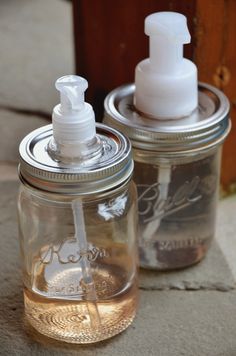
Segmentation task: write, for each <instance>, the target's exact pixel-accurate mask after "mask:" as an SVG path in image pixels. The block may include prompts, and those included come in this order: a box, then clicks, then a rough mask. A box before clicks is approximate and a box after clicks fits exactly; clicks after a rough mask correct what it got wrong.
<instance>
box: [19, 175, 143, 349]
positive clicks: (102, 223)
mask: <svg viewBox="0 0 236 356" xmlns="http://www.w3.org/2000/svg"><path fill="white" fill-rule="evenodd" d="M78 199H79V201H81V202H82V206H83V215H84V226H85V231H86V239H87V249H86V250H83V249H82V246H81V241H80V238H79V237H78V234H77V233H76V231H75V226H76V222H75V217H74V212H73V202H76V201H78ZM18 211H19V231H20V246H21V254H22V261H23V281H24V301H25V313H26V316H27V319H28V320H29V322H30V323H31V324H32V326H33V327H34V328H35V329H37V330H38V331H39V332H41V333H43V334H45V335H47V336H49V337H53V338H56V339H59V340H64V341H67V342H72V343H73V342H74V343H90V342H96V341H100V340H103V339H106V338H108V337H111V336H113V335H115V334H117V333H119V332H121V331H122V330H124V329H126V327H127V326H128V325H129V324H130V323H131V322H132V320H133V318H134V316H135V313H136V308H137V281H136V267H137V253H136V250H137V249H136V188H135V185H134V183H133V182H132V181H130V180H129V181H128V182H126V183H125V184H123V185H122V186H121V187H119V188H117V189H114V190H113V191H112V192H111V191H109V192H106V193H103V194H93V195H86V196H76V195H71V196H68V195H62V194H56V193H49V192H43V191H40V190H37V189H34V188H31V187H30V186H29V185H27V184H21V187H20V192H19V200H18ZM79 213H80V211H79ZM80 218H81V217H79V219H80ZM79 222H80V221H79ZM79 222H78V223H79ZM80 223H81V222H80Z"/></svg>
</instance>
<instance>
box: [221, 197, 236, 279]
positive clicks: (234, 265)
mask: <svg viewBox="0 0 236 356" xmlns="http://www.w3.org/2000/svg"><path fill="white" fill-rule="evenodd" d="M216 240H217V242H218V244H219V246H220V249H221V251H222V252H223V253H224V256H225V259H226V261H227V263H228V265H229V266H230V268H231V271H232V274H233V276H234V280H235V281H236V195H232V196H231V197H229V198H227V199H223V200H222V201H221V202H220V206H219V210H218V224H217V232H216Z"/></svg>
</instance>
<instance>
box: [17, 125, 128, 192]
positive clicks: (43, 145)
mask: <svg viewBox="0 0 236 356" xmlns="http://www.w3.org/2000/svg"><path fill="white" fill-rule="evenodd" d="M96 128H97V135H98V136H99V138H100V140H101V143H102V151H101V154H100V156H99V157H97V158H93V159H91V160H90V161H88V162H87V163H85V164H83V165H82V164H65V163H62V162H59V161H56V160H53V159H52V158H51V156H50V155H49V153H48V150H47V147H48V143H49V141H50V140H51V138H52V125H47V126H43V127H41V128H39V129H37V130H35V131H33V132H31V133H30V134H28V135H27V136H26V137H25V138H24V139H23V140H22V142H21V144H20V148H19V151H20V166H19V174H20V178H21V179H22V180H23V182H24V183H27V184H29V185H31V186H33V187H36V188H38V189H42V190H46V191H50V192H57V193H65V194H82V195H84V194H93V193H99V192H103V191H107V190H110V189H112V188H114V187H116V186H118V185H120V184H122V183H124V182H125V181H126V180H127V179H129V178H130V176H131V174H132V172H133V161H132V158H131V144H130V142H129V140H128V139H127V138H126V137H124V136H123V135H122V134H121V133H119V132H118V131H117V130H115V129H112V128H109V127H107V126H106V125H102V124H97V125H96Z"/></svg>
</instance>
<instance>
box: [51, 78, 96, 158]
mask: <svg viewBox="0 0 236 356" xmlns="http://www.w3.org/2000/svg"><path fill="white" fill-rule="evenodd" d="M55 86H56V88H57V90H59V92H60V99H61V100H60V101H61V102H60V104H58V105H56V106H55V107H54V109H53V114H52V126H53V139H52V140H51V141H50V143H49V147H48V152H49V154H50V156H51V157H52V158H53V159H56V160H61V161H64V162H74V163H76V162H77V163H79V162H80V161H85V160H89V159H90V158H93V157H94V156H98V155H100V153H101V149H102V145H101V142H100V140H99V137H98V136H97V135H96V123H95V114H94V111H93V108H92V106H91V105H90V104H88V103H86V102H85V100H84V92H85V90H86V89H87V88H88V82H87V80H85V79H84V78H82V77H79V76H77V75H67V76H64V77H61V78H59V79H58V80H57V81H56V83H55Z"/></svg>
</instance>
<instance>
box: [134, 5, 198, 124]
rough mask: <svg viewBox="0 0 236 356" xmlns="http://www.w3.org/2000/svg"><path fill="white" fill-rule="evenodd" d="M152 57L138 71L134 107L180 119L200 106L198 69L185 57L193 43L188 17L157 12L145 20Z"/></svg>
mask: <svg viewBox="0 0 236 356" xmlns="http://www.w3.org/2000/svg"><path fill="white" fill-rule="evenodd" d="M145 33H146V34H147V35H148V36H149V40H150V46H149V51H150V58H148V59H145V60H143V61H142V62H140V63H139V64H138V65H137V67H136V71H135V84H136V91H135V99H134V100H135V102H134V104H135V106H136V107H137V109H138V110H139V111H141V112H143V113H145V114H146V115H148V116H151V117H153V118H179V117H183V116H187V115H189V114H190V113H191V112H192V111H193V110H194V109H195V108H196V107H197V69H196V66H195V65H194V63H193V62H191V61H189V60H187V59H185V58H183V45H184V44H185V43H189V42H190V34H189V31H188V28H187V22H186V17H185V16H184V15H182V14H179V13H176V12H157V13H154V14H152V15H149V16H148V17H147V18H146V19H145Z"/></svg>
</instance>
